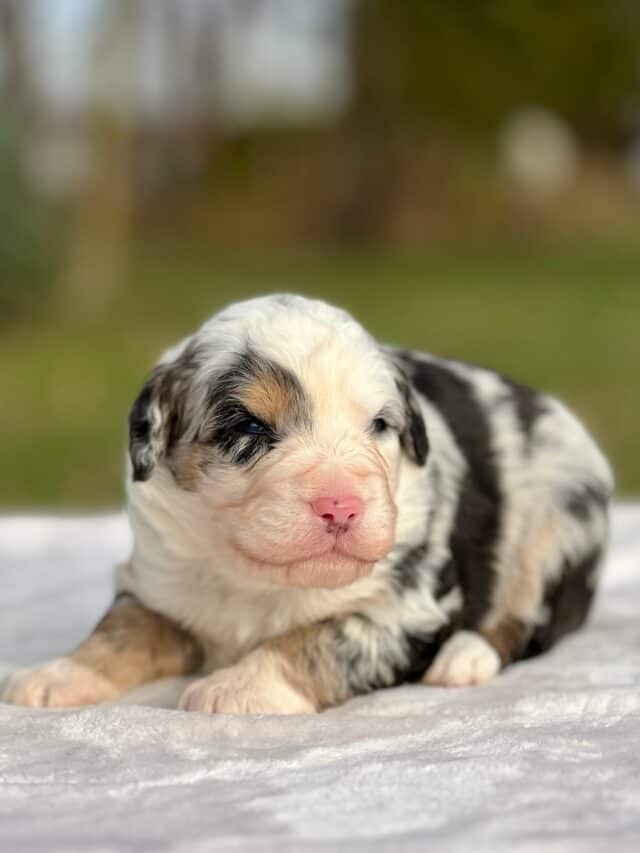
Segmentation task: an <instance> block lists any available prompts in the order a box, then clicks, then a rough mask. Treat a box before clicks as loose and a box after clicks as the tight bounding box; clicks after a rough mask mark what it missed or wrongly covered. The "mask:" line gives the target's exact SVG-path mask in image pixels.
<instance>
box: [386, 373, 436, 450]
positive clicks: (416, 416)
mask: <svg viewBox="0 0 640 853" xmlns="http://www.w3.org/2000/svg"><path fill="white" fill-rule="evenodd" d="M394 367H395V370H396V385H397V386H398V390H399V391H400V395H401V396H402V400H403V402H404V427H403V429H402V431H401V432H400V445H401V447H402V449H403V450H404V452H405V453H406V454H407V456H408V457H409V459H411V460H412V462H415V463H416V465H424V464H425V462H426V461H427V454H428V453H429V439H428V437H427V428H426V426H425V423H424V418H423V417H422V412H421V411H420V406H419V404H418V400H417V398H416V394H415V391H414V390H413V387H412V385H411V381H410V379H409V377H408V376H407V374H406V373H405V371H404V369H403V367H402V366H401V365H400V364H399V363H398V362H397V361H395V360H394Z"/></svg>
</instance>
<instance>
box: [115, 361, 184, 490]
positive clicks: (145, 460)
mask: <svg viewBox="0 0 640 853" xmlns="http://www.w3.org/2000/svg"><path fill="white" fill-rule="evenodd" d="M176 373H179V367H178V365H177V364H176V363H175V362H174V363H170V364H161V365H159V366H158V367H156V368H155V370H154V371H153V373H152V374H151V376H150V377H149V379H148V380H147V381H146V382H145V384H144V385H143V387H142V391H141V392H140V394H139V395H138V397H137V399H136V400H135V402H134V404H133V406H132V407H131V411H130V412H129V456H130V458H131V466H132V474H133V479H134V481H144V480H148V479H149V477H150V476H151V474H152V472H153V469H154V467H155V465H156V463H157V462H158V460H159V459H161V458H163V457H164V456H166V455H167V453H168V452H169V450H170V449H171V447H172V446H173V445H174V444H175V442H176V441H177V439H178V438H179V437H180V434H181V431H182V426H181V425H182V424H183V422H184V417H183V414H184V400H185V391H186V388H185V383H184V382H183V381H180V377H179V376H177V375H176Z"/></svg>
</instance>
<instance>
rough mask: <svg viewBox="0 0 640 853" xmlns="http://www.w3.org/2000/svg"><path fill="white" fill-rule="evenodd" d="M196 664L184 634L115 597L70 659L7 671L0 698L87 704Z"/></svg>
mask: <svg viewBox="0 0 640 853" xmlns="http://www.w3.org/2000/svg"><path fill="white" fill-rule="evenodd" d="M200 661H201V651H200V649H199V647H198V646H197V644H196V642H195V641H194V640H193V639H192V637H190V636H189V635H188V634H187V633H186V632H185V631H183V630H182V629H181V628H179V627H178V626H177V625H175V624H174V623H173V622H171V621H169V620H168V619H167V618H166V617H164V616H161V615H160V614H159V613H155V612H154V611H152V610H147V608H146V607H143V606H142V605H141V604H140V603H139V602H138V601H136V599H134V598H132V597H131V596H129V595H121V596H118V598H116V600H115V602H114V603H113V605H112V606H111V608H110V609H109V611H108V612H107V613H106V614H105V616H104V617H103V618H102V620H101V621H100V622H99V624H98V625H97V626H96V628H95V629H94V631H93V633H92V634H91V636H90V637H89V638H88V639H87V640H85V642H84V643H82V644H81V645H80V646H79V647H78V648H77V649H76V650H75V651H74V652H73V653H72V654H71V655H69V656H67V657H62V658H57V659H56V660H53V661H51V662H50V663H47V664H45V665H44V666H42V667H38V668H34V669H27V670H20V671H18V672H16V673H13V674H12V675H11V676H9V678H8V680H7V681H6V683H5V685H4V686H3V689H2V691H0V699H1V700H2V701H4V702H13V703H14V704H16V705H28V706H30V707H33V708H45V707H47V708H61V707H67V706H75V705H92V704H95V703H97V702H104V701H106V700H107V699H113V698H114V697H116V696H119V695H120V694H122V693H124V692H126V691H127V690H131V689H132V688H133V687H136V686H138V685H139V684H142V683H144V682H146V681H152V680H154V679H157V678H164V677H167V676H172V675H182V674H185V673H189V672H193V671H195V670H196V669H197V668H198V666H199V664H200Z"/></svg>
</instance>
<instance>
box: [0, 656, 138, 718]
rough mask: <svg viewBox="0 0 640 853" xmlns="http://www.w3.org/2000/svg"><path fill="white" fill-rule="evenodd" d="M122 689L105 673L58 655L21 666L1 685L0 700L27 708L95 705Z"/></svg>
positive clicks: (115, 694) (110, 697)
mask: <svg viewBox="0 0 640 853" xmlns="http://www.w3.org/2000/svg"><path fill="white" fill-rule="evenodd" d="M120 692H121V691H120V690H119V689H118V688H117V687H116V685H115V684H113V683H112V682H110V681H109V680H108V679H106V678H105V677H104V676H102V675H100V674H98V673H97V672H94V671H93V670H91V669H89V668H88V667H86V666H83V665H82V664H79V663H76V661H74V660H73V659H72V658H57V659H56V660H52V661H51V662H50V663H47V664H45V665H44V666H42V667H39V668H35V669H20V670H18V671H17V672H14V673H12V674H11V675H10V676H9V677H8V678H7V679H6V681H5V682H4V683H3V684H2V685H0V701H2V702H11V703H12V704H14V705H26V706H28V707H29V708H68V707H73V706H78V705H94V704H96V703H98V702H104V701H105V700H107V699H112V698H113V697H114V696H117V695H118V694H119V693H120Z"/></svg>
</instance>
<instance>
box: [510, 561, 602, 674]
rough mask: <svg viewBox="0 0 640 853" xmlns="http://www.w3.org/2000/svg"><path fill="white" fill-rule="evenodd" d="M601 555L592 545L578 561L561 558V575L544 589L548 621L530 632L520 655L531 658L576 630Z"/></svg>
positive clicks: (584, 613)
mask: <svg viewBox="0 0 640 853" xmlns="http://www.w3.org/2000/svg"><path fill="white" fill-rule="evenodd" d="M601 558H602V549H601V548H596V549H595V550H594V551H592V552H591V553H590V554H588V555H587V556H586V557H584V558H583V559H582V560H580V561H579V562H577V563H575V564H572V563H570V562H569V561H568V560H565V564H564V566H563V568H562V574H561V575H560V577H559V578H558V580H556V581H554V582H553V583H551V584H550V585H549V586H548V587H547V590H546V592H545V596H544V603H545V605H546V607H548V608H549V621H548V623H547V624H546V625H539V626H537V627H536V629H535V631H534V632H533V636H532V637H531V640H530V641H529V645H528V646H527V649H526V651H525V653H524V657H533V656H534V655H538V654H541V653H542V652H545V651H547V650H548V649H550V648H551V647H552V646H553V645H554V644H555V643H556V642H557V641H558V640H559V639H560V638H561V637H563V636H564V635H565V634H569V633H571V632H572V631H575V630H577V629H578V628H579V627H580V626H581V625H582V624H583V622H584V621H585V619H586V618H587V616H588V615H589V610H590V609H591V604H592V602H593V597H594V594H595V591H596V584H595V580H594V577H595V572H596V570H597V568H598V564H599V562H600V560H601Z"/></svg>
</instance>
